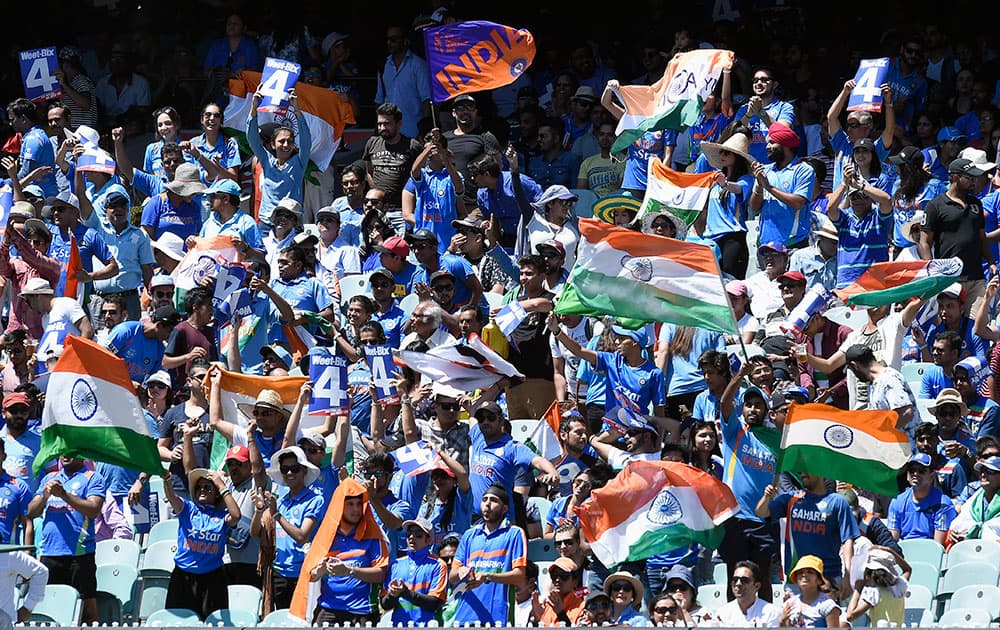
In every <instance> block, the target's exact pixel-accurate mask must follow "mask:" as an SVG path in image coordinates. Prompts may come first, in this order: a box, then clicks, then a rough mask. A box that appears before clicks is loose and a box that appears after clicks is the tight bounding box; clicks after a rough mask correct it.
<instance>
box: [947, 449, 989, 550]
mask: <svg viewBox="0 0 1000 630" xmlns="http://www.w3.org/2000/svg"><path fill="white" fill-rule="evenodd" d="M975 471H976V473H977V474H978V475H979V489H978V490H976V492H975V494H973V495H972V497H970V498H969V500H968V501H966V502H965V504H964V505H963V506H962V511H961V512H960V513H959V515H958V516H957V517H955V520H954V521H952V523H951V529H950V531H949V532H948V542H949V543H956V542H959V541H961V540H966V539H975V538H982V539H984V540H996V539H998V538H1000V499H997V498H996V496H997V489H1000V457H996V456H994V457H989V458H986V459H983V460H981V461H978V462H976V465H975Z"/></svg>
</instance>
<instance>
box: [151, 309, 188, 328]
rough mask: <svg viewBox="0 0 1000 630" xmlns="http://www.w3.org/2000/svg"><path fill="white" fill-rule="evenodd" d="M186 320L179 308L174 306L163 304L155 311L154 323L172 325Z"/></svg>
mask: <svg viewBox="0 0 1000 630" xmlns="http://www.w3.org/2000/svg"><path fill="white" fill-rule="evenodd" d="M183 320H184V317H183V316H181V314H180V313H178V312H177V309H176V308H174V307H173V306H169V305H167V306H161V307H160V308H158V309H156V310H155V311H153V320H152V321H153V323H154V324H159V323H161V322H162V323H164V324H170V325H171V326H176V325H177V324H179V323H181V321H183Z"/></svg>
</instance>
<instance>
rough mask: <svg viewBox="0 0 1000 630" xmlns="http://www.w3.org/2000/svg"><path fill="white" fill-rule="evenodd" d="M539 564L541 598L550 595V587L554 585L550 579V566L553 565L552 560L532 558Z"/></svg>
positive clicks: (539, 591)
mask: <svg viewBox="0 0 1000 630" xmlns="http://www.w3.org/2000/svg"><path fill="white" fill-rule="evenodd" d="M532 562H534V563H535V564H537V565H538V596H539V597H540V598H545V597H548V594H549V589H550V588H551V587H552V580H550V579H549V567H550V566H552V561H551V560H541V561H535V560H532Z"/></svg>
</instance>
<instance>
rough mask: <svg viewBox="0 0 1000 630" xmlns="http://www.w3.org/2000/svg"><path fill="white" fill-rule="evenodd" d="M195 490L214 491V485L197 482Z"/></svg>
mask: <svg viewBox="0 0 1000 630" xmlns="http://www.w3.org/2000/svg"><path fill="white" fill-rule="evenodd" d="M194 490H195V492H214V491H215V486H213V485H212V484H210V483H199V484H198V485H197V486H195V489H194Z"/></svg>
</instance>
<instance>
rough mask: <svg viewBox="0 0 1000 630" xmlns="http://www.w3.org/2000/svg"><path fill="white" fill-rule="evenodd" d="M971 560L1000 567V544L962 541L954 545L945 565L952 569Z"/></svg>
mask: <svg viewBox="0 0 1000 630" xmlns="http://www.w3.org/2000/svg"><path fill="white" fill-rule="evenodd" d="M970 560H974V561H976V562H989V563H991V564H998V565H1000V542H997V541H995V540H980V539H974V540H962V541H960V542H957V543H955V544H954V545H952V547H951V549H949V550H948V554H947V555H946V556H945V560H944V561H945V565H946V566H949V567H950V566H953V565H956V564H959V563H960V562H969V561H970Z"/></svg>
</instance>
